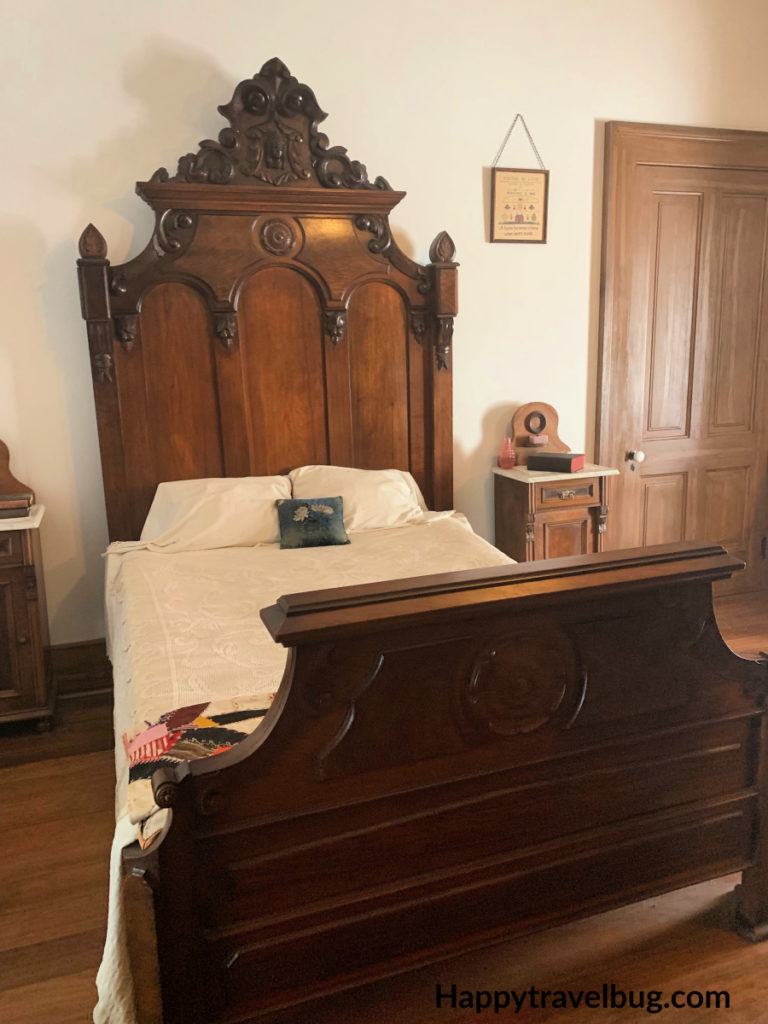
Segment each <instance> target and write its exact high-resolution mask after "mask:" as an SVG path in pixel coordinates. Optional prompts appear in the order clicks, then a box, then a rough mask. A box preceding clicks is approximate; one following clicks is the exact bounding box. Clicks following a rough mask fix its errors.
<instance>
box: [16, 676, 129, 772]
mask: <svg viewBox="0 0 768 1024" xmlns="http://www.w3.org/2000/svg"><path fill="white" fill-rule="evenodd" d="M113 749H114V731H113V728H112V695H111V694H109V693H106V694H104V693H97V694H92V695H88V696H86V697H78V698H76V699H75V698H62V699H61V700H59V701H58V703H57V705H56V710H55V713H54V724H53V728H52V729H51V731H50V732H47V733H38V732H36V731H35V728H34V725H32V724H30V723H29V722H11V723H5V724H2V725H0V768H5V767H8V766H10V765H17V764H28V763H29V762H30V761H43V760H47V759H49V758H59V757H69V756H72V755H78V754H87V753H90V752H91V751H94V750H113Z"/></svg>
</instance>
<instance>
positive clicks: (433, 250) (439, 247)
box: [429, 231, 456, 263]
mask: <svg viewBox="0 0 768 1024" xmlns="http://www.w3.org/2000/svg"><path fill="white" fill-rule="evenodd" d="M455 255H456V246H455V245H454V244H453V239H452V238H451V236H450V235H449V234H448V232H447V231H441V232H440V234H439V235H437V236H436V238H435V240H434V242H433V243H432V245H431V246H430V247H429V258H430V260H431V262H432V263H452V262H453V257H454V256H455Z"/></svg>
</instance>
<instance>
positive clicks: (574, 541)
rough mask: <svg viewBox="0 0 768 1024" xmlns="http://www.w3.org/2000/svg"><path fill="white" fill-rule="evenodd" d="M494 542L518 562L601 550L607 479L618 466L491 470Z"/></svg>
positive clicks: (606, 508)
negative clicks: (567, 470) (566, 470)
mask: <svg viewBox="0 0 768 1024" xmlns="http://www.w3.org/2000/svg"><path fill="white" fill-rule="evenodd" d="M493 472H494V505H495V511H496V547H497V548H500V549H501V550H502V551H503V552H504V553H505V554H507V555H509V556H510V558H514V559H516V560H517V561H518V562H532V561H534V560H536V559H540V558H564V557H566V556H568V555H587V554H593V553H595V552H597V551H603V550H604V547H605V528H606V520H607V518H608V481H609V478H610V477H612V476H618V473H619V471H618V469H612V468H611V467H609V466H596V465H593V464H591V463H587V464H586V465H585V466H584V469H582V470H579V471H578V472H576V473H550V472H547V471H544V470H535V469H526V468H525V467H521V468H519V469H517V468H515V469H498V468H496V469H494V471H493Z"/></svg>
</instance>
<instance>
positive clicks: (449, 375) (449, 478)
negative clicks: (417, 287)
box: [429, 231, 459, 509]
mask: <svg viewBox="0 0 768 1024" xmlns="http://www.w3.org/2000/svg"><path fill="white" fill-rule="evenodd" d="M455 255H456V246H455V245H454V244H453V239H452V238H451V236H450V235H449V234H448V232H447V231H441V232H440V234H439V235H437V237H436V238H435V240H434V241H433V243H432V245H431V246H430V249H429V259H430V261H431V262H430V270H431V272H432V281H433V283H434V303H435V305H434V314H435V327H434V330H435V358H434V360H433V361H432V365H431V380H432V390H431V395H430V397H431V402H432V407H431V412H432V431H433V444H432V445H431V452H432V467H431V476H432V506H431V507H432V508H435V509H445V508H453V505H454V501H453V358H452V353H451V344H452V341H453V318H454V317H455V316H456V314H457V313H458V311H459V306H458V293H457V276H458V275H457V273H456V268H457V267H458V263H455V262H454V259H453V257H454V256H455Z"/></svg>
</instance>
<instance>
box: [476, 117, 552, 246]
mask: <svg viewBox="0 0 768 1024" xmlns="http://www.w3.org/2000/svg"><path fill="white" fill-rule="evenodd" d="M518 121H521V122H522V125H523V128H524V129H525V133H526V135H527V136H528V141H529V142H530V144H531V148H532V149H533V152H534V154H535V155H536V159H537V160H538V162H539V168H538V169H537V168H523V167H497V166H496V165H497V164H498V162H499V158H500V157H501V154H502V153H503V152H504V148H505V147H506V145H507V143H508V142H509V137H510V135H511V134H512V131H513V129H514V127H515V125H516V124H517V122H518ZM548 199H549V171H547V170H545V168H544V163H543V161H542V159H541V157H540V156H539V151H538V149H537V148H536V144H535V143H534V141H533V139H532V137H531V133H530V132H529V131H528V126H527V124H526V123H525V118H524V117H523V115H522V114H516V115H515V119H514V121H513V122H512V124H511V125H510V126H509V131H508V132H507V134H506V137H505V139H504V141H503V142H502V144H501V148H500V149H499V151H498V153H497V154H496V157H495V159H494V161H493V164H492V165H491V233H490V240H491V241H492V242H546V240H547V202H548Z"/></svg>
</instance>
